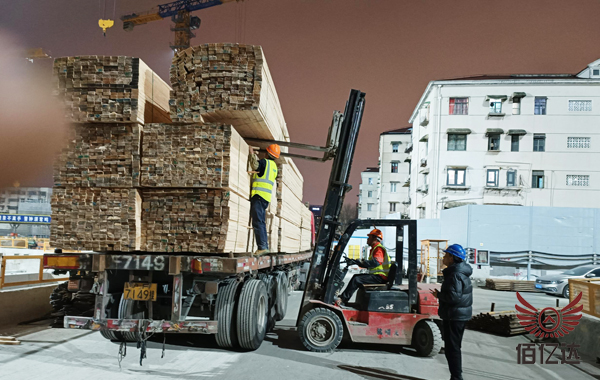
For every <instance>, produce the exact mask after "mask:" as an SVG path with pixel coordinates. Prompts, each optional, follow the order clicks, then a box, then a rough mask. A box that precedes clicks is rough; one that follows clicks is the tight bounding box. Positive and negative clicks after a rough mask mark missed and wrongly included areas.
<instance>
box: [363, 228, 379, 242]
mask: <svg viewBox="0 0 600 380" xmlns="http://www.w3.org/2000/svg"><path fill="white" fill-rule="evenodd" d="M367 236H375V237H376V238H379V240H383V233H382V232H381V230H378V229H377V228H375V229H374V230H373V231H371V232H369V233H368V234H367Z"/></svg>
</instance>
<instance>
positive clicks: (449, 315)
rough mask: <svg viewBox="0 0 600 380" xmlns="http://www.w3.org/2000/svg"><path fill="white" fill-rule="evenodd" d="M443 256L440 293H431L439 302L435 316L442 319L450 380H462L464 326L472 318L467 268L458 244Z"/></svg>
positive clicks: (470, 271) (462, 249)
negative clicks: (442, 280)
mask: <svg viewBox="0 0 600 380" xmlns="http://www.w3.org/2000/svg"><path fill="white" fill-rule="evenodd" d="M444 253H446V254H445V255H444V261H443V263H444V265H446V266H447V268H446V269H444V270H443V271H442V272H443V274H444V282H443V283H442V289H441V290H440V291H438V290H437V289H434V290H432V291H431V293H433V295H434V296H435V297H437V299H438V300H439V301H440V308H439V310H438V314H439V316H440V318H442V325H443V336H444V343H445V344H444V352H445V355H446V360H447V361H448V368H449V369H450V374H451V376H452V377H451V378H450V380H462V354H461V345H462V338H463V333H464V332H465V325H466V324H467V321H468V320H469V319H471V316H472V314H473V285H471V279H470V276H471V274H472V273H473V270H472V269H471V266H470V265H469V264H467V263H466V262H465V261H464V260H465V259H466V257H467V253H466V252H465V249H464V248H463V247H462V246H461V245H460V244H452V245H451V246H450V247H448V248H447V249H446V250H445V251H444Z"/></svg>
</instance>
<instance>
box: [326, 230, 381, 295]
mask: <svg viewBox="0 0 600 380" xmlns="http://www.w3.org/2000/svg"><path fill="white" fill-rule="evenodd" d="M367 236H368V237H369V238H368V239H367V244H368V245H369V246H370V247H371V253H370V254H369V259H368V260H361V261H357V260H354V262H355V264H356V265H358V266H359V267H361V268H368V269H369V273H368V274H355V275H354V276H352V279H351V280H350V283H348V286H347V287H346V289H345V290H344V292H343V293H342V295H341V296H340V298H339V299H338V300H337V301H336V303H337V304H338V305H341V304H346V303H348V301H349V300H350V298H352V295H353V294H354V292H356V290H357V289H358V287H359V286H360V285H364V284H385V283H386V282H387V280H388V277H387V276H388V273H389V272H390V267H391V265H392V261H391V260H390V256H389V255H388V253H387V249H385V247H384V246H383V244H381V242H382V241H383V233H382V232H381V231H380V230H378V229H377V228H376V229H374V230H373V231H371V232H369V234H368V235H367Z"/></svg>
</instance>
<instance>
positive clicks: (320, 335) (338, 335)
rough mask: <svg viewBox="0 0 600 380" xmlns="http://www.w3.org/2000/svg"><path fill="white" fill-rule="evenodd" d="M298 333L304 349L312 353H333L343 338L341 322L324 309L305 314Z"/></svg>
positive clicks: (333, 314) (332, 313)
mask: <svg viewBox="0 0 600 380" xmlns="http://www.w3.org/2000/svg"><path fill="white" fill-rule="evenodd" d="M298 331H299V333H300V340H301V341H302V344H304V347H306V348H307V349H308V350H309V351H313V352H330V351H333V350H334V349H335V348H336V347H337V346H338V345H339V344H340V342H341V341H342V338H343V337H344V326H343V325H342V321H341V320H340V318H339V317H338V316H337V314H335V313H334V312H333V311H331V310H329V309H325V308H316V309H313V310H310V311H309V312H308V313H306V314H305V315H304V317H302V321H301V322H300V326H299V328H298Z"/></svg>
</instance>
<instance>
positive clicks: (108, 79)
mask: <svg viewBox="0 0 600 380" xmlns="http://www.w3.org/2000/svg"><path fill="white" fill-rule="evenodd" d="M54 77H55V80H56V84H57V91H56V92H57V94H58V95H59V96H60V97H61V99H62V100H63V101H64V103H65V106H66V116H67V118H68V119H69V120H71V121H74V122H111V123H116V122H138V123H153V122H155V123H161V122H163V123H164V122H170V116H169V91H170V87H169V85H167V83H165V81H163V80H162V79H161V78H160V77H159V76H158V75H156V74H155V73H154V72H153V71H152V70H150V68H148V66H147V65H146V64H145V63H144V62H143V61H142V60H140V59H139V58H132V57H122V56H98V55H87V56H78V57H63V58H57V59H55V60H54Z"/></svg>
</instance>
